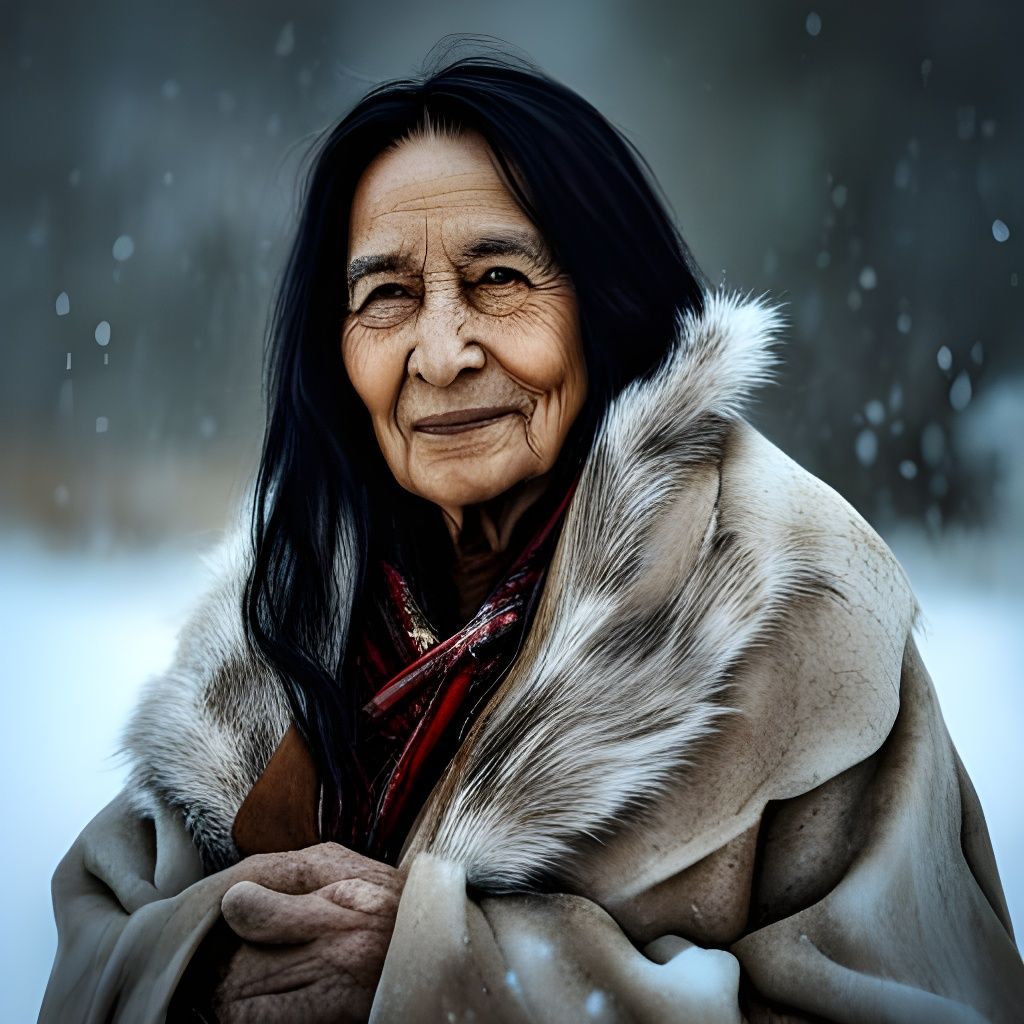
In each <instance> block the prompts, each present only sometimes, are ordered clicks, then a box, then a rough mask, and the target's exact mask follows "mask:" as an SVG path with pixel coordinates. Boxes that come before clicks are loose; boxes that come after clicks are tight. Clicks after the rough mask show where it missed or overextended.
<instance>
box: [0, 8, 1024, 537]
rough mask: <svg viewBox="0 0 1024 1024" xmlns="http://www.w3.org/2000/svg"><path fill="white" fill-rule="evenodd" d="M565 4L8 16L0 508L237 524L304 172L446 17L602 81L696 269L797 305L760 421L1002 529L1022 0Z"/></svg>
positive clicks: (98, 520)
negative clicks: (1004, 0)
mask: <svg viewBox="0 0 1024 1024" xmlns="http://www.w3.org/2000/svg"><path fill="white" fill-rule="evenodd" d="M553 7H554V5H536V6H535V7H532V8H531V5H530V4H526V5H525V6H524V5H522V4H521V5H517V6H516V8H515V9H514V10H513V9H511V8H500V7H498V8H494V9H492V10H490V11H488V12H486V13H481V12H480V11H474V12H473V13H472V14H467V11H466V10H465V8H464V7H463V5H461V4H458V3H456V2H454V0H448V2H447V3H445V2H442V3H439V4H434V5H430V9H429V10H426V9H423V8H421V7H416V6H413V5H411V4H410V5H408V6H407V7H403V5H401V4H398V5H395V6H394V7H393V8H392V7H389V10H388V14H387V17H386V18H382V17H381V12H380V10H379V9H378V8H377V7H376V6H375V5H365V4H364V5H356V4H341V5H328V4H315V3H294V4H290V5H287V6H286V7H283V6H281V5H276V4H271V3H250V4H247V5H245V8H244V10H243V9H241V8H236V7H232V6H230V5H221V6H214V5H206V4H200V3H197V2H195V0H187V2H183V3H180V4H178V5H176V6H175V7H174V8H173V9H171V8H170V7H167V6H162V7H149V8H147V7H142V6H135V5H130V4H128V3H107V4H104V3H101V4H98V5H88V6H82V5H74V4H71V3H63V4H49V5H48V4H45V3H44V4H35V3H34V4H29V3H27V2H24V0H22V2H17V3H10V2H8V3H7V4H6V5H5V7H4V10H3V12H2V18H3V26H4V30H3V32H2V34H0V81H2V89H0V109H2V111H3V126H4V138H5V160H4V165H3V170H2V172H0V173H2V174H3V185H4V198H5V201H4V204H3V208H2V215H0V216H2V220H0V242H2V250H0V267H2V274H0V295H2V300H3V310H4V328H5V329H4V338H3V353H2V354H3V362H2V365H3V372H2V373H0V427H2V429H3V432H4V437H5V443H4V445H3V446H2V449H0V459H2V463H3V465H2V468H3V471H4V480H5V485H4V487H3V489H2V496H0V514H2V515H3V517H4V522H5V524H6V525H7V526H9V527H10V526H16V525H26V524H27V525H29V526H31V527H32V528H34V529H42V530H44V531H46V532H47V533H48V534H49V535H51V536H53V537H58V538H65V539H69V540H73V541H78V540H81V539H83V538H86V537H91V538H92V539H93V540H96V539H97V538H99V539H107V540H111V539H115V540H131V539H133V538H135V539H147V538H148V539H152V538H153V537H156V536H161V535H164V534H169V533H181V532H186V531H193V530H205V529H210V528H216V527H217V526H219V525H220V524H221V522H222V521H223V516H224V512H225V508H226V504H227V503H228V502H229V501H230V500H231V498H232V497H233V496H234V495H236V494H237V493H238V489H239V487H240V486H241V485H242V483H243V481H244V480H245V478H246V477H247V476H248V474H249V473H251V471H252V470H253V468H254V465H255V460H256V458H257V455H258V450H259V442H260V439H261V434H262V406H261V396H260V370H261V360H262V353H263V345H264V332H265V327H266V318H267V313H268V308H269V302H270V298H271V293H272V288H273V284H274V282H275V280H276V275H277V273H278V271H279V269H280V266H281V262H282V260H283V258H284V255H285V253H286V251H287V246H288V242H289V240H290V233H291V230H292V226H293V224H294V219H295V214H296V208H297V179H296V173H297V170H298V168H299V166H300V162H301V158H302V156H303V154H304V152H305V150H306V148H307V147H308V145H309V143H310V142H311V141H312V139H313V137H314V135H315V134H316V133H317V132H318V131H320V130H321V129H322V128H323V127H325V126H327V125H328V124H330V123H331V122H333V121H334V120H335V119H337V118H338V117H339V116H341V115H342V114H343V113H344V112H345V111H346V110H347V109H348V108H349V106H350V105H351V104H352V103H353V102H355V100H357V99H358V97H359V96H360V95H361V94H362V93H363V92H364V91H365V90H366V89H368V88H369V87H370V86H371V85H373V84H375V83H376V82H377V81H380V80H382V79H385V78H391V77H397V76H402V75H405V74H408V73H410V72H413V71H415V70H416V69H417V67H418V65H419V63H420V61H421V60H422V59H423V57H424V56H425V55H426V53H427V51H428V50H429V49H430V47H431V45H432V44H433V43H435V42H436V41H437V40H438V38H439V37H441V36H442V35H444V34H445V33H448V32H483V33H489V34H493V35H495V36H498V37H500V38H503V39H506V40H508V41H510V42H511V43H512V44H516V45H518V46H519V47H521V48H522V49H523V50H524V51H525V52H526V53H527V54H529V55H530V56H531V57H533V58H534V59H535V60H536V61H537V62H538V63H539V64H540V65H541V66H542V67H544V68H545V69H546V70H547V71H548V72H550V73H551V74H553V75H554V76H555V77H557V78H560V79H562V80H563V81H565V82H567V84H569V85H571V86H572V87H573V88H576V89H577V90H579V91H580V92H582V93H583V95H585V96H587V97H588V98H589V99H590V100H591V101H592V102H593V103H594V104H595V105H596V106H597V107H598V108H599V109H600V110H602V111H603V112H604V113H605V114H606V115H607V116H608V117H609V118H610V119H611V120H612V121H613V122H615V123H616V124H617V125H619V126H620V127H621V128H623V129H624V130H625V131H626V133H627V134H628V136H629V137H630V138H631V139H632V140H633V141H634V142H635V143H636V145H637V146H638V147H639V149H640V150H641V152H643V153H644V155H645V156H646V157H647V159H648V160H649V162H650V165H651V167H652V169H653V171H654V173H655V175H656V176H657V178H658V180H659V181H660V183H661V185H662V187H663V189H664V191H665V194H666V196H667V198H668V200H669V202H670V204H671V206H672V208H673V210H674V212H675V214H676V216H677V218H678V220H679V223H680V226H681V228H682V231H683V234H684V236H685V237H686V239H687V241H688V242H689V243H690V245H691V247H692V249H693V251H694V253H695V255H696V257H697V259H698V261H699V262H700V263H701V265H702V266H703V267H704V269H705V271H706V273H707V275H708V277H709V278H710V279H711V280H712V281H714V282H723V283H724V284H725V285H726V286H727V287H732V288H738V289H740V290H743V291H747V290H751V291H753V292H755V293H757V292H761V291H767V292H768V293H769V294H770V295H771V296H772V297H774V298H777V299H783V300H785V301H786V302H787V303H788V305H787V313H788V316H789V320H790V327H789V330H788V332H787V342H786V344H785V346H784V349H783V353H782V354H783V356H784V361H785V365H784V369H783V372H782V375H781V382H780V383H781V386H778V387H775V388H772V389H769V390H767V391H766V392H765V393H764V394H763V396H762V398H761V400H760V402H759V405H758V407H757V409H756V410H755V412H754V414H753V419H754V420H755V422H756V423H757V424H758V425H759V426H760V427H761V428H762V429H764V430H765V431H766V432H767V433H768V434H769V436H771V437H772V438H773V439H774V440H775V441H776V442H777V443H779V444H780V445H781V446H782V447H784V448H785V449H786V450H787V451H788V452H790V454H792V455H793V456H794V457H795V458H797V459H798V460H799V461H800V462H802V463H803V464H805V465H806V466H808V467H809V468H810V469H811V470H812V471H814V472H815V473H817V474H818V475H820V476H822V477H823V478H824V479H825V480H827V481H828V482H829V483H831V484H832V485H833V486H835V487H836V488H837V489H838V490H839V491H840V492H841V493H843V494H844V495H845V496H846V497H847V498H848V499H849V500H850V501H851V502H853V504H854V505H855V506H856V507H857V508H858V509H859V510H860V511H861V512H862V513H863V514H864V515H865V516H867V517H868V518H869V519H871V520H872V521H873V522H875V523H877V524H880V525H881V524H885V523H888V522H894V521H896V520H902V519H909V520H912V521H914V522H918V523H921V524H926V525H927V526H928V527H929V528H930V529H932V530H939V529H941V528H943V526H944V525H946V524H949V523H965V524H975V523H985V522H987V521H989V520H990V519H991V518H993V516H995V515H996V514H997V512H998V511H999V509H1000V508H1001V503H1004V497H1003V496H1002V494H1001V491H1000V486H1001V481H1003V480H1004V479H1005V478H1006V477H1007V475H1008V474H1009V473H1010V471H1011V469H1012V468H1013V467H1012V466H1010V465H1008V461H1009V460H1012V459H1013V458H1014V457H1015V455H1014V445H1015V444H1016V436H1011V435H1010V428H1009V427H1006V426H1005V424H1008V423H1009V424H1013V423H1019V422H1020V416H1019V414H1018V415H1017V416H1016V419H1014V416H1013V415H1012V414H1011V415H1010V416H1009V417H1007V415H1006V414H1005V409H1006V408H1010V409H1011V412H1012V410H1017V413H1019V410H1020V408H1021V403H1022V402H1024V391H1022V384H1021V381H1022V355H1021V346H1020V343H1019V337H1020V333H1021V327H1022V319H1024V314H1022V309H1024V305H1022V301H1021V297H1022V288H1024V286H1022V284H1021V282H1020V280H1019V275H1020V273H1021V269H1022V268H1021V265H1020V264H1021V260H1020V257H1019V254H1020V252H1021V238H1022V235H1024V216H1022V214H1024V210H1022V199H1021V187H1020V182H1021V177H1022V176H1021V170H1022V168H1024V142H1022V138H1024V133H1022V128H1024V104H1022V102H1021V101H1022V99H1024V90H1022V88H1021V85H1022V73H1021V71H1020V70H1019V61H1018V60H1017V54H1016V53H1015V50H1016V49H1017V48H1018V47H1019V40H1020V39H1021V38H1022V29H1024V8H1022V7H1021V6H1020V5H1000V4H993V5H989V6H987V7H986V6H985V5H981V6H979V5H977V4H975V5H970V6H969V5H967V4H966V3H951V2H948V0H943V2H937V3H933V4H930V5H927V6H922V5H918V4H896V5H886V6H884V7H883V6H882V5H867V7H865V6H864V5H856V6H854V5H848V4H841V3H805V4H797V3H792V2H789V0H783V2H778V3H772V4H763V3H757V2H754V0H748V2H745V3H734V4H731V5H720V6H718V7H715V8H711V7H710V5H702V6H701V7H700V8H697V7H693V8H690V9H688V8H687V7H686V6H685V5H679V4H671V3H646V4H630V5H627V4H624V3H613V2H605V3H585V2H582V0H579V2H575V3H567V4H564V5H559V6H558V9H557V10H555V9H553ZM343 286H344V285H343V282H342V281H341V280H339V287H343ZM990 396H997V397H998V396H1002V397H1000V398H999V402H996V400H995V398H992V397H990ZM1000 403H1001V404H1000ZM996 405H998V406H999V408H1000V409H1002V410H1004V411H1003V412H999V411H998V410H996V411H995V412H993V409H994V408H995V407H996ZM972 418H973V422H974V428H973V429H968V428H967V426H965V424H966V425H968V426H969V425H970V424H971V422H972ZM979 424H980V427H979Z"/></svg>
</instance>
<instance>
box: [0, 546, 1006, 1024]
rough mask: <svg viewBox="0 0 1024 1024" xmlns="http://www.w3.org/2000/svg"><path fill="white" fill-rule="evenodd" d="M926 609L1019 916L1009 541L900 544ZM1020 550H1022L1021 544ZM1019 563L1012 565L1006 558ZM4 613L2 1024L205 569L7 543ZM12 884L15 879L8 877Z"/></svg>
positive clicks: (34, 966) (24, 998)
mask: <svg viewBox="0 0 1024 1024" xmlns="http://www.w3.org/2000/svg"><path fill="white" fill-rule="evenodd" d="M890 540H891V542H892V544H893V546H894V548H895V550H896V551H897V553H898V554H899V555H900V557H901V559H902V560H903V562H904V564H905V565H906V567H907V569H908V571H909V573H910V576H911V579H912V581H913V582H914V584H915V587H916V589H917V592H918V596H919V598H920V600H921V603H922V605H923V607H924V611H925V615H926V618H927V626H928V630H927V632H926V634H925V635H924V637H923V642H922V648H923V652H924V657H925V660H926V662H927V664H928V666H929V668H930V670H931V673H932V676H933V678H934V680H935V684H936V687H937V688H938V691H939V695H940V698H941V701H942V706H943V708H944V711H945V716H946V721H947V723H948V725H949V728H950V731H951V733H952V734H953V738H954V740H955V741H956V744H957V747H958V749H959V751H960V754H961V756H962V757H963V760H964V762H965V764H966V766H967V768H968V771H969V772H970V773H971V776H972V778H973V780H974V783H975V786H976V788H977V790H978V793H979V795H980V797H981V801H982V804H983V806H984V808H985V812H986V815H987V818H988V822H989V827H990V830H991V834H992V839H993V844H994V846H995V851H996V857H997V859H998V862H999V866H1000V870H1001V872H1002V877H1003V883H1004V886H1005V889H1006V895H1007V898H1008V900H1009V903H1010V909H1011V913H1012V914H1013V917H1014V920H1015V922H1016V923H1017V925H1018V926H1020V924H1021V923H1022V922H1024V817H1022V814H1021V810H1022V804H1024V800H1022V797H1021V789H1020V781H1019V780H1020V779H1021V778H1024V745H1022V744H1021V742H1020V737H1021V736H1022V735H1024V694H1022V692H1021V689H1020V685H1019V677H1020V666H1021V664H1022V662H1024V630H1022V628H1021V627H1022V624H1024V571H1022V570H1024V564H1021V562H1020V561H1019V559H1018V560H1016V566H1014V565H1013V561H1014V556H1013V554H1012V550H1013V545H1010V551H1011V553H1010V554H1009V555H1007V550H1008V549H1007V547H1006V546H1004V545H1003V544H1002V543H1000V544H998V545H997V544H993V543H991V542H986V541H983V540H980V539H977V538H967V539H964V540H962V541H960V542H959V543H958V544H956V545H953V546H952V547H946V546H943V547H939V548H936V547H932V546H929V545H927V544H925V543H924V542H923V541H921V540H920V538H918V537H916V536H915V535H906V536H894V537H892V538H890ZM1018 553H1019V551H1018ZM1008 559H1009V560H1008ZM0 566H2V578H3V581H4V584H3V587H2V589H0V616H2V620H3V623H4V637H5V645H4V647H5V650H4V659H3V683H4V685H3V695H4V704H5V708H4V715H3V720H2V725H0V729H2V734H0V739H2V750H3V757H4V764H3V777H4V779H5V785H4V796H3V820H4V821H5V823H6V824H7V826H8V839H7V841H6V843H5V846H4V876H5V877H6V878H7V879H8V880H9V885H8V899H9V910H10V911H11V913H10V915H9V918H8V920H9V925H8V927H7V928H5V934H6V935H7V937H8V938H7V942H8V946H7V948H6V949H5V950H4V955H3V956H2V958H0V963H2V968H0V969H2V971H3V977H2V979H0V992H2V993H3V996H2V1004H0V1019H2V1020H4V1021H29V1020H34V1019H35V1015H36V1013H37V1011H38V1006H39V1001H40V998H41V996H42V992H43V988H44V987H45V984H46V978H47V975H48V973H49V969H50V964H51V961H52V959H53V953H54V948H55V943H56V933H55V929H54V925H53V919H52V914H51V910H50V900H49V881H50V876H51V874H52V873H53V869H54V868H55V867H56V865H57V862H58V861H59V859H60V857H61V856H62V855H63V853H64V851H65V850H66V849H67V847H68V846H69V845H70V843H71V842H72V840H73V839H74V837H75V836H76V835H77V833H78V832H79V830H80V829H81V828H82V826H83V825H84V824H85V823H86V822H87V821H88V820H89V818H90V817H92V815H93V814H95V813H96V811H98V810H99V809H100V808H101V807H102V806H103V804H104V803H106V802H107V801H108V800H109V799H110V798H112V797H113V796H114V795H115V794H116V792H117V791H118V789H119V788H120V785H121V783H122V779H123V777H124V773H123V769H122V767H121V766H120V765H118V764H117V763H116V761H115V760H114V759H113V758H112V756H111V755H112V753H113V751H114V750H115V748H116V744H117V734H118V731H119V728H120V725H121V723H122V722H123V721H124V718H125V716H126V714H127V711H128V709H129V707H130V705H131V703H132V701H133V699H134V697H135V694H136V693H137V691H138V689H139V686H140V685H141V683H142V682H143V681H144V680H145V679H146V678H147V677H148V676H149V675H150V674H152V673H155V672H157V671H159V670H160V669H161V668H162V667H163V666H164V665H166V664H167V662H168V660H169V658H170V656H171V652H172V649H173V643H174V637H175V633H176V630H177V627H178V625H179V624H180V622H181V620H182V617H183V615H184V613H185V611H186V609H187V608H188V606H189V603H190V601H191V600H192V599H193V598H194V596H195V594H196V593H197V592H198V589H199V588H200V587H201V585H202V582H203V580H204V578H205V575H204V574H205V570H204V569H203V567H202V565H201V563H200V561H199V559H198V557H197V556H196V554H195V553H194V552H192V551H190V550H184V549H177V550H166V551H160V552H154V553H149V554H145V555H140V554H134V555H119V556H112V557H100V556H98V555H97V556H89V555H84V554H67V553H55V552H50V551H46V550H44V549H42V548H41V547H39V546H38V545H37V544H36V542H34V541H32V540H30V539H21V540H16V539H11V538H7V539H4V540H3V541H2V542H0ZM10 883H13V884H10Z"/></svg>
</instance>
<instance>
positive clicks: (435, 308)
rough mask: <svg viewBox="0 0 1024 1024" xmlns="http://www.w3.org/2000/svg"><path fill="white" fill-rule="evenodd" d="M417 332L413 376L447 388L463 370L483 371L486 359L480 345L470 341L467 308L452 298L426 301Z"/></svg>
mask: <svg viewBox="0 0 1024 1024" xmlns="http://www.w3.org/2000/svg"><path fill="white" fill-rule="evenodd" d="M415 331H416V333H415V341H414V345H413V349H412V352H410V353H409V361H408V372H409V376H410V377H419V378H421V379H422V380H424V381H426V382H427V383H428V384H432V385H433V386H434V387H438V388H444V387H447V386H448V385H449V384H451V383H452V381H454V380H455V378H456V377H458V375H459V374H460V373H461V372H462V371H463V370H479V369H481V368H482V367H483V365H484V363H485V361H486V355H485V354H484V350H483V349H482V348H481V347H480V345H479V344H478V343H477V342H475V341H472V340H467V338H469V337H470V335H469V325H468V323H467V322H466V316H465V311H464V310H462V309H460V308H459V303H457V302H455V301H453V300H451V299H447V300H444V301H439V302H435V303H428V304H425V305H424V307H423V308H422V309H421V310H420V313H419V316H418V317H417V322H416V328H415Z"/></svg>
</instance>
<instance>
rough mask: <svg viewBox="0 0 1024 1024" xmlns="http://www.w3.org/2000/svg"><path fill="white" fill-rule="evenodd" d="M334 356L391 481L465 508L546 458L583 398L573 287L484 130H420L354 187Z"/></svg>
mask: <svg viewBox="0 0 1024 1024" xmlns="http://www.w3.org/2000/svg"><path fill="white" fill-rule="evenodd" d="M348 292H349V312H348V314H347V315H346V317H345V321H344V324H343V327H342V339H341V351H342V357H343V360H344V364H345V369H346V371H347V372H348V375H349V378H350V379H351V381H352V384H353V386H354V387H355V390H356V392H357V393H358V395H359V397H360V398H361V399H362V400H363V402H364V403H365V405H366V408H367V409H368V410H369V413H370V417H371V420H372V422H373V429H374V432H375V433H376V436H377V441H378V442H379V444H380V448H381V451H382V452H383V454H384V458H385V459H386V460H387V463H388V466H389V467H390V468H391V471H392V473H394V475H395V478H396V479H397V480H398V482H399V483H400V484H401V485H402V486H403V487H404V488H405V489H406V490H408V491H411V492H412V493H413V494H418V495H420V496H421V497H424V498H427V499H428V500H430V501H432V502H434V503H436V504H437V505H440V506H441V507H442V508H443V509H444V510H445V511H446V512H448V513H449V515H450V516H451V517H452V519H453V520H454V522H455V524H456V525H457V526H458V525H461V522H462V510H463V509H464V508H465V507H466V506H468V505H474V504H477V503H480V502H485V501H488V500H489V499H491V498H494V497H497V496H498V495H500V494H503V493H504V492H506V491H508V490H509V489H510V488H512V487H514V486H515V485H516V484H518V483H520V482H522V481H526V480H529V479H532V478H535V477H538V476H540V475H542V474H544V473H546V472H547V471H548V470H550V469H551V468H552V466H553V465H554V463H555V460H556V458H557V457H558V453H559V451H560V449H561V447H562V443H563V442H564V441H565V437H566V434H567V433H568V431H569V428H570V427H571V426H572V423H573V421H574V420H575V418H576V416H577V414H578V413H579V411H580V408H581V406H582V405H583V401H584V398H585V397H586V387H587V383H586V369H585V364H584V359H583V351H582V346H581V343H580V331H579V317H578V310H577V306H576V295H575V291H574V289H573V286H572V283H571V281H570V280H569V278H568V276H567V275H566V274H564V273H562V272H561V271H560V269H559V268H558V267H557V266H555V265H554V263H553V261H552V258H551V255H550V253H549V252H548V250H547V246H546V244H545V241H544V239H543V238H542V237H541V236H540V234H539V233H538V231H537V229H536V228H535V227H534V225H533V224H532V223H531V222H530V220H529V219H528V218H527V217H526V215H525V214H524V213H523V212H522V210H521V209H520V208H519V207H518V206H517V205H516V202H515V200H514V199H513V197H512V194H511V193H510V192H509V190H508V189H507V188H506V187H505V185H504V184H503V182H502V181H501V178H500V177H499V175H498V172H497V170H496V169H495V165H494V163H493V156H492V155H491V151H490V149H489V148H488V146H487V144H486V142H485V141H484V140H483V138H482V137H481V136H479V135H476V134H466V135H463V136H461V137H458V138H445V137H443V136H433V137H429V136H417V137H414V138H412V139H410V140H405V141H403V142H402V143H400V144H399V145H398V146H397V147H395V148H393V149H391V150H389V151H387V152H385V153H383V154H381V155H380V156H378V157H377V158H376V159H375V160H374V161H373V163H371V164H370V166H369V167H368V168H367V170H366V172H365V173H364V174H363V176H362V178H361V179H360V181H359V184H358V186H357V188H356V192H355V195H354V197H353V200H352V210H351V217H350V225H349V238H348Z"/></svg>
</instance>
